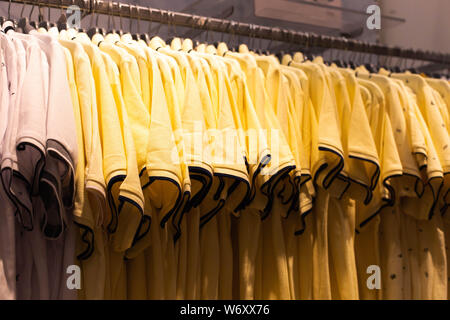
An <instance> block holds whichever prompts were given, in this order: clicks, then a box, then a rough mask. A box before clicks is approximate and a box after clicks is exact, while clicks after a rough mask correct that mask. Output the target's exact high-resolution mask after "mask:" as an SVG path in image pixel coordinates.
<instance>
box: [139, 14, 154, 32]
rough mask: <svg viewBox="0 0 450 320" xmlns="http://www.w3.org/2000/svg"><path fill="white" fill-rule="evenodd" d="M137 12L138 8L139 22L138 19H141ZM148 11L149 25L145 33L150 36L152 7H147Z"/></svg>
mask: <svg viewBox="0 0 450 320" xmlns="http://www.w3.org/2000/svg"><path fill="white" fill-rule="evenodd" d="M139 10H140V7H138V19H139V21H141V20H140V19H141V14H140V13H139ZM148 11H149V24H148V30H147V33H148V34H149V36H150V33H151V31H152V14H153V11H152V7H149V8H148Z"/></svg>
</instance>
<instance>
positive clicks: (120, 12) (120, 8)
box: [117, 2, 123, 31]
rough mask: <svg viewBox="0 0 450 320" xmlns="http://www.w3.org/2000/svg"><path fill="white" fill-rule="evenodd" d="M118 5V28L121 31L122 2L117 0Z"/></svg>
mask: <svg viewBox="0 0 450 320" xmlns="http://www.w3.org/2000/svg"><path fill="white" fill-rule="evenodd" d="M117 5H118V7H119V28H120V31H123V27H122V5H123V4H122V2H118V3H117Z"/></svg>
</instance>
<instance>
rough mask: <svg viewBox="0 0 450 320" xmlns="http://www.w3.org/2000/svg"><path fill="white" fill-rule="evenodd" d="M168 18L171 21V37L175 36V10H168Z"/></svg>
mask: <svg viewBox="0 0 450 320" xmlns="http://www.w3.org/2000/svg"><path fill="white" fill-rule="evenodd" d="M170 20H171V21H172V29H173V37H176V36H177V26H176V23H175V12H170Z"/></svg>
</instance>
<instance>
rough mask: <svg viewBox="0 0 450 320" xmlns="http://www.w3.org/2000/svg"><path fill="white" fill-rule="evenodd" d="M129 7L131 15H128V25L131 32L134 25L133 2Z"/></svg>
mask: <svg viewBox="0 0 450 320" xmlns="http://www.w3.org/2000/svg"><path fill="white" fill-rule="evenodd" d="M128 8H129V9H130V16H129V17H128V20H129V21H128V22H129V23H130V24H129V26H128V31H129V32H130V33H131V27H132V26H133V20H132V19H131V18H132V17H133V11H132V9H133V5H132V4H129V5H128Z"/></svg>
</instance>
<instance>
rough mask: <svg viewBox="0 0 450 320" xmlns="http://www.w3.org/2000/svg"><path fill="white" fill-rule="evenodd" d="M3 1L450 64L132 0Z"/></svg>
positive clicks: (424, 54) (443, 57)
mask: <svg viewBox="0 0 450 320" xmlns="http://www.w3.org/2000/svg"><path fill="white" fill-rule="evenodd" d="M0 1H3V2H10V3H11V2H13V3H22V4H29V5H36V6H41V7H51V8H67V7H69V6H71V5H77V6H79V7H80V9H81V10H82V11H83V12H84V14H85V15H89V14H104V15H110V16H118V17H121V18H126V19H138V20H142V21H150V22H157V23H162V24H168V25H172V26H183V27H189V28H193V29H202V30H209V31H214V32H221V33H228V34H233V35H236V36H246V37H253V38H257V39H267V40H271V41H280V42H287V43H290V44H292V45H299V46H302V47H305V48H319V47H320V48H327V49H338V50H345V51H354V52H361V53H367V54H375V55H379V56H390V57H399V58H404V59H411V60H422V61H431V62H434V63H438V64H442V65H449V66H450V54H444V53H438V52H432V51H424V50H415V49H403V48H399V47H393V46H385V45H379V44H374V43H368V42H363V41H358V40H354V39H347V38H343V37H331V36H324V35H317V34H314V33H306V32H299V31H294V30H289V29H282V28H272V27H267V26H262V25H255V24H249V23H243V22H237V21H232V20H224V19H217V18H211V17H205V16H199V15H192V14H187V13H181V12H174V11H169V10H161V9H154V8H151V7H143V6H137V5H133V4H127V3H121V2H113V1H104V0H0Z"/></svg>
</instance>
